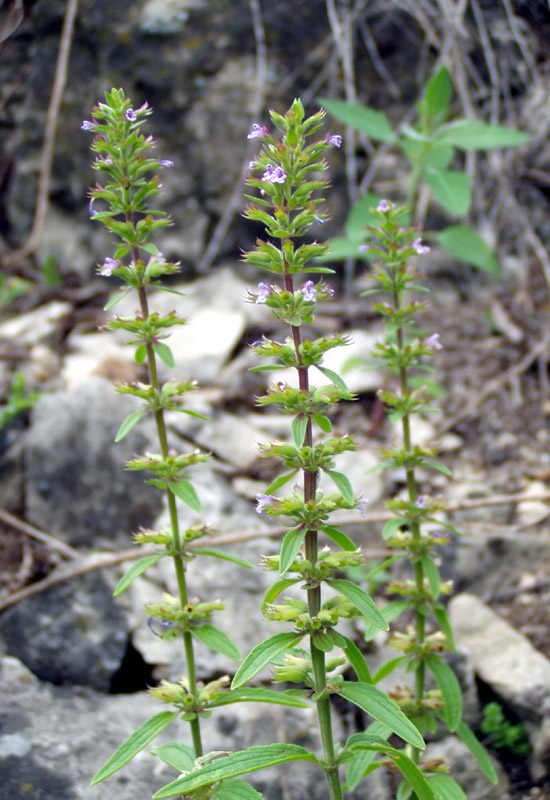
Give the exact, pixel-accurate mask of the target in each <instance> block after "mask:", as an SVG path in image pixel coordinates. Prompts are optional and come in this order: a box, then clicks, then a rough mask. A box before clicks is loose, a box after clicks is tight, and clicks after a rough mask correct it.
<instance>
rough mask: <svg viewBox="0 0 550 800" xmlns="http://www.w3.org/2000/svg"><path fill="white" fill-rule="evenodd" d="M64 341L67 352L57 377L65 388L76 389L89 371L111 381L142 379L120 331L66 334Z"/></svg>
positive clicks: (86, 380) (126, 381)
mask: <svg viewBox="0 0 550 800" xmlns="http://www.w3.org/2000/svg"><path fill="white" fill-rule="evenodd" d="M67 344H68V347H69V353H68V354H67V355H66V356H65V359H64V364H63V368H62V370H61V377H62V381H63V386H64V388H66V389H67V390H68V391H76V390H77V389H78V388H79V387H80V386H81V385H82V384H85V383H87V382H88V380H89V378H90V377H91V376H92V375H99V376H101V377H104V378H106V379H108V380H110V381H111V382H112V383H134V382H135V381H137V380H139V379H140V378H141V379H143V373H142V370H141V369H140V368H139V367H138V366H137V364H136V363H135V361H134V359H133V353H132V349H131V348H130V347H128V346H127V345H126V344H125V343H124V336H123V335H121V332H120V331H109V332H106V331H105V332H102V333H86V334H81V333H76V334H73V335H71V336H69V338H68V341H67ZM115 365H116V372H115V369H114V367H115Z"/></svg>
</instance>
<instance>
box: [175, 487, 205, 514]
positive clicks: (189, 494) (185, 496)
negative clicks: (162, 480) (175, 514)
mask: <svg viewBox="0 0 550 800" xmlns="http://www.w3.org/2000/svg"><path fill="white" fill-rule="evenodd" d="M168 488H169V489H170V491H171V492H172V494H175V495H176V497H179V499H180V500H183V502H184V503H186V504H187V505H188V506H189V508H192V509H193V511H196V512H197V513H200V512H201V511H202V503H201V501H200V499H199V496H198V494H197V492H196V490H195V487H194V486H193V485H192V484H191V483H189V481H175V482H173V481H169V482H168Z"/></svg>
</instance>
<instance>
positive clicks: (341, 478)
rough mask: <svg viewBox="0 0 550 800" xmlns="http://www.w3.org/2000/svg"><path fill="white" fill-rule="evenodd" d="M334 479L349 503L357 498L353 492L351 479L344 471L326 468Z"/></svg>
mask: <svg viewBox="0 0 550 800" xmlns="http://www.w3.org/2000/svg"><path fill="white" fill-rule="evenodd" d="M323 471H324V472H326V474H327V475H328V476H329V478H330V479H331V480H332V482H333V483H334V485H335V486H336V488H337V489H338V491H339V492H340V494H341V495H342V497H343V498H344V500H345V501H346V502H348V503H353V502H354V500H355V495H354V494H353V489H352V486H351V483H350V482H349V479H348V478H347V477H346V476H345V475H344V474H343V473H342V472H336V471H335V470H333V469H325V470H323Z"/></svg>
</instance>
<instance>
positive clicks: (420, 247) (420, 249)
mask: <svg viewBox="0 0 550 800" xmlns="http://www.w3.org/2000/svg"><path fill="white" fill-rule="evenodd" d="M411 247H412V249H413V250H415V251H416V252H417V253H418V255H419V256H423V255H424V253H429V252H430V248H429V247H428V246H427V245H424V244H422V239H420V238H418V239H415V240H414V242H412V243H411Z"/></svg>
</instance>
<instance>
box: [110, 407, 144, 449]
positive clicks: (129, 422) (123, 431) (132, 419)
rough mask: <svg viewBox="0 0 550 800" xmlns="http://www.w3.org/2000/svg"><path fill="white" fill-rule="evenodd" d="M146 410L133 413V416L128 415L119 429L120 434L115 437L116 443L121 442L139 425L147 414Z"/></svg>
mask: <svg viewBox="0 0 550 800" xmlns="http://www.w3.org/2000/svg"><path fill="white" fill-rule="evenodd" d="M147 410H148V409H146V408H142V409H140V410H139V411H133V412H132V413H131V414H128V416H127V417H126V419H125V420H124V422H123V423H122V425H121V426H120V428H119V429H118V433H117V435H116V436H115V442H120V441H122V439H124V437H125V436H126V435H127V434H128V433H130V431H131V430H132V428H133V427H134V425H137V423H138V422H139V421H140V419H142V417H144V416H145V415H146V414H147Z"/></svg>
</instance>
